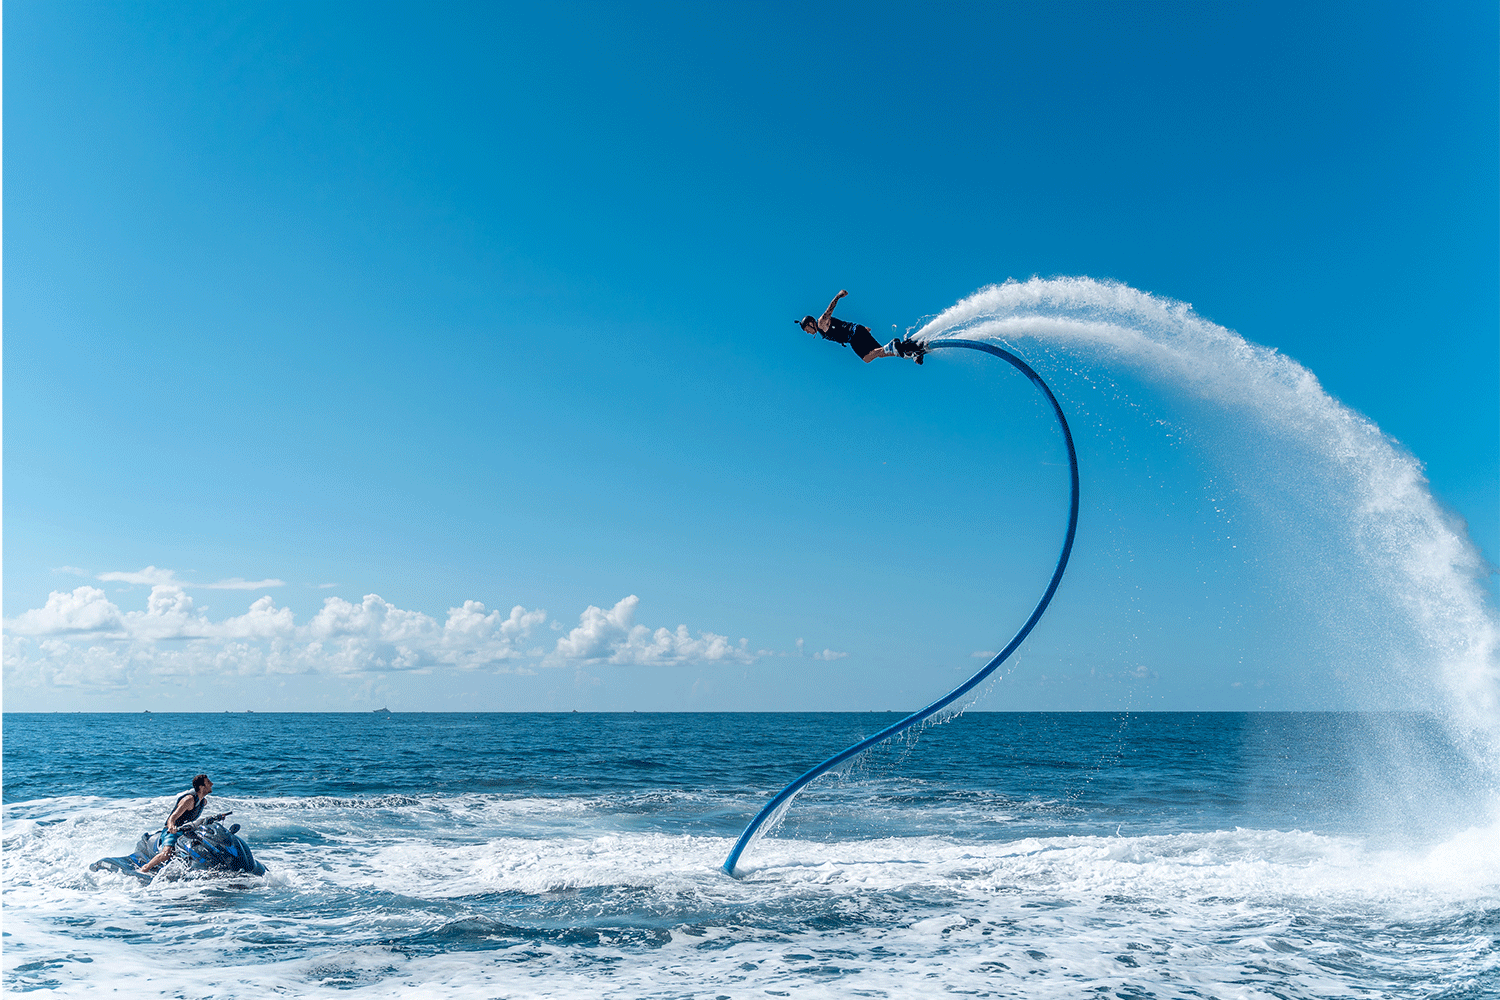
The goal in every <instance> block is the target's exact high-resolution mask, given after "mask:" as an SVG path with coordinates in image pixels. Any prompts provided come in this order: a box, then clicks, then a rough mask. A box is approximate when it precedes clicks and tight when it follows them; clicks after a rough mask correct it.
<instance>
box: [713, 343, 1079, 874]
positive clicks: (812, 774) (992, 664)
mask: <svg viewBox="0 0 1500 1000" xmlns="http://www.w3.org/2000/svg"><path fill="white" fill-rule="evenodd" d="M948 347H963V348H967V349H968V350H971V351H983V352H985V353H986V354H993V355H994V356H995V357H997V358H1000V359H1001V360H1003V361H1008V362H1010V363H1011V364H1012V365H1014V366H1015V367H1016V368H1017V369H1018V370H1019V371H1020V372H1021V374H1023V375H1025V376H1026V377H1027V378H1029V379H1031V381H1032V382H1035V383H1036V387H1037V388H1038V389H1040V390H1042V394H1043V395H1044V396H1046V397H1047V402H1049V403H1051V404H1052V412H1053V413H1055V414H1057V423H1058V425H1059V426H1060V427H1062V433H1063V440H1064V441H1065V442H1067V445H1068V472H1069V475H1070V477H1071V485H1072V489H1073V493H1072V501H1071V503H1070V504H1069V507H1068V533H1067V536H1066V537H1065V538H1064V539H1063V547H1062V554H1061V555H1059V556H1058V557H1057V568H1056V569H1054V570H1053V571H1052V580H1051V581H1050V582H1049V583H1048V584H1047V591H1046V593H1044V594H1042V599H1041V600H1040V601H1038V602H1037V605H1036V609H1035V610H1033V611H1032V612H1031V617H1030V618H1028V619H1026V624H1025V625H1022V626H1021V630H1020V631H1019V632H1017V633H1016V635H1015V638H1013V639H1011V640H1010V642H1009V643H1007V644H1006V646H1005V648H1004V649H1002V650H1000V652H998V653H996V654H995V658H994V659H992V660H990V661H989V662H988V663H986V664H985V665H984V667H983V668H982V669H980V671H979V672H978V673H977V674H975V675H974V676H973V677H970V678H969V679H968V680H966V681H964V682H963V683H962V684H960V685H959V686H958V687H956V688H954V689H953V690H952V691H949V692H948V693H947V694H945V695H943V696H942V697H941V698H939V699H938V700H937V701H935V702H933V703H932V704H931V705H928V706H927V707H926V708H924V709H921V710H920V711H917V712H913V713H912V714H911V715H908V716H907V717H906V718H904V719H902V720H901V721H900V722H897V723H894V724H892V725H890V726H887V727H886V728H884V729H882V730H881V731H880V732H878V733H876V734H875V735H874V736H870V737H867V738H866V739H863V740H860V741H859V742H858V743H856V744H854V745H853V746H852V747H850V748H849V749H847V750H843V751H840V752H839V753H836V754H834V755H833V756H832V757H829V758H828V759H827V760H825V761H824V762H823V763H821V764H819V765H818V766H817V767H815V768H813V769H812V770H811V771H808V772H807V773H806V774H804V775H802V777H800V778H798V779H797V780H796V781H794V782H792V783H791V784H790V785H787V786H786V787H785V788H783V789H782V790H781V791H779V792H777V793H776V797H775V798H773V799H772V800H771V801H770V802H767V803H766V804H765V806H763V807H762V808H761V810H760V812H758V813H756V814H755V818H754V819H752V820H751V821H750V825H749V826H747V827H745V832H744V833H742V834H740V839H739V840H738V841H736V842H735V845H734V850H732V851H730V852H729V857H728V858H726V859H725V860H724V871H726V872H728V873H729V874H730V875H733V874H734V869H735V866H736V865H737V864H738V863H739V860H740V855H741V854H743V853H744V852H745V848H746V847H748V846H750V841H751V840H752V839H753V838H754V837H755V831H757V830H759V829H760V827H761V825H762V824H763V823H765V821H766V820H767V819H769V818H770V817H771V816H772V815H774V814H775V812H776V810H777V809H778V808H780V807H781V806H782V805H783V804H784V803H786V802H788V801H789V800H790V799H791V798H792V796H794V795H796V794H797V792H799V791H800V790H801V789H802V787H803V786H804V785H806V784H807V783H808V782H810V781H812V780H813V779H814V778H816V777H817V776H818V775H820V774H824V773H826V772H828V771H830V770H832V769H833V768H835V767H838V766H839V765H840V764H842V763H843V762H844V761H846V760H848V759H849V758H851V757H854V756H856V755H858V754H861V753H864V752H865V751H866V750H868V749H870V748H871V747H872V746H874V745H875V744H877V743H880V742H882V741H883V740H888V739H890V738H891V737H892V736H895V735H896V734H897V733H899V732H902V731H904V730H907V729H910V728H911V727H912V726H915V725H916V724H917V723H919V722H921V721H923V720H924V719H929V718H931V717H932V716H934V715H936V714H937V713H938V712H941V711H942V710H943V709H945V708H947V707H948V706H949V705H951V704H953V703H954V702H955V701H957V700H958V699H959V698H962V697H963V696H964V695H965V694H967V693H968V692H970V691H972V690H973V689H974V687H975V685H977V684H978V683H979V682H980V681H982V680H984V679H985V678H986V677H988V676H989V675H990V674H992V673H994V672H995V668H996V667H998V666H1000V664H1002V663H1004V662H1005V661H1006V659H1008V658H1009V657H1010V654H1011V653H1014V652H1015V651H1016V648H1017V647H1018V646H1020V645H1021V643H1022V642H1024V641H1025V639H1026V637H1027V636H1028V635H1030V634H1031V630H1032V628H1034V627H1035V626H1036V623H1037V622H1038V621H1039V620H1040V619H1041V617H1042V612H1043V611H1046V610H1047V605H1048V604H1051V603H1052V595H1053V594H1055V593H1057V585H1058V583H1059V582H1061V581H1062V575H1063V570H1065V569H1067V568H1068V556H1069V555H1071V554H1072V552H1073V536H1074V535H1075V534H1077V532H1078V453H1077V451H1075V450H1074V448H1073V432H1072V431H1070V430H1068V419H1067V418H1066V417H1064V416H1063V411H1062V407H1061V406H1059V405H1058V403H1057V397H1056V396H1054V395H1052V390H1051V389H1049V388H1047V383H1046V382H1043V381H1042V377H1041V376H1040V375H1038V374H1037V373H1036V372H1034V371H1032V369H1031V366H1030V365H1028V364H1027V363H1026V362H1024V361H1022V360H1021V359H1020V358H1018V357H1016V356H1015V355H1014V354H1012V353H1010V352H1009V351H1007V350H1005V349H1004V348H1000V347H996V346H994V345H993V344H981V343H978V342H976V341H973V340H934V341H932V342H930V343H929V344H927V349H928V350H929V351H932V350H938V349H941V348H948Z"/></svg>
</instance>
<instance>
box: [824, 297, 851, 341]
mask: <svg viewBox="0 0 1500 1000" xmlns="http://www.w3.org/2000/svg"><path fill="white" fill-rule="evenodd" d="M848 294H849V292H848V291H847V290H845V289H842V288H841V289H839V293H838V294H837V295H835V296H834V297H833V301H832V302H830V303H828V308H827V309H824V310H823V315H822V316H820V317H818V329H819V330H822V331H823V332H824V333H827V332H828V321H829V320H830V319H832V318H833V307H834V306H836V305H838V304H839V299H841V298H843V297H844V296H845V295H848Z"/></svg>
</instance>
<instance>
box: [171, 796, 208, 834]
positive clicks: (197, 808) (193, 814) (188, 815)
mask: <svg viewBox="0 0 1500 1000" xmlns="http://www.w3.org/2000/svg"><path fill="white" fill-rule="evenodd" d="M188 795H193V796H196V797H197V799H198V802H197V804H196V805H194V806H193V808H191V809H189V810H188V811H187V812H185V813H183V814H182V818H181V819H179V820H178V821H177V825H178V826H182V825H183V824H184V823H191V822H192V821H193V820H195V819H197V818H198V817H199V816H201V815H203V805H204V802H205V801H206V800H207V799H208V796H206V795H198V793H197V792H194V791H192V790H189V791H186V792H183V793H182V794H181V795H179V796H177V798H176V799H174V800H173V801H172V812H169V813H167V819H168V820H170V819H171V818H172V813H174V812H176V811H177V807H178V806H179V805H181V804H182V800H183V798H184V797H186V796H188ZM162 825H163V826H165V825H166V824H165V823H163V824H162Z"/></svg>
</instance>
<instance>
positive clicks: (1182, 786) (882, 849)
mask: <svg viewBox="0 0 1500 1000" xmlns="http://www.w3.org/2000/svg"><path fill="white" fill-rule="evenodd" d="M893 718H894V717H893V716H889V715H882V714H875V713H870V714H702V715H690V714H646V713H630V714H582V713H570V714H479V715H467V714H442V715H423V714H415V715H409V714H395V715H383V714H374V713H371V714H332V715H324V714H296V715H279V714H278V715H269V714H251V713H243V714H223V715H203V714H197V715H194V714H182V715H173V714H140V715H6V716H5V717H4V720H3V721H4V735H3V750H4V784H3V796H4V806H5V845H4V846H5V851H6V859H7V863H6V871H5V904H6V917H7V925H6V926H7V930H6V933H7V938H6V942H7V944H6V950H5V969H6V975H7V985H8V986H9V987H11V988H18V989H26V988H51V989H61V990H63V991H65V992H66V991H69V990H84V989H104V990H106V991H107V990H109V989H120V990H123V991H126V992H129V991H142V990H146V989H147V988H148V987H147V982H148V980H149V982H150V983H151V984H153V985H152V986H151V987H150V989H151V991H152V992H155V991H156V989H157V988H158V987H160V988H166V989H169V990H170V989H179V988H181V983H186V982H191V981H195V977H201V975H202V974H203V972H204V970H205V969H207V968H210V967H216V966H218V965H227V967H228V970H227V971H224V972H223V983H222V984H221V988H220V989H219V991H218V995H226V996H228V995H245V996H250V995H263V991H264V990H266V989H269V988H279V989H283V990H286V991H289V992H292V993H294V994H302V993H307V992H316V991H318V990H322V989H325V988H326V989H340V990H347V989H355V990H360V991H365V992H368V993H370V994H371V995H381V996H384V995H396V994H401V993H402V992H403V990H406V989H409V983H408V980H407V979H406V978H403V977H405V976H407V975H408V973H409V972H410V971H411V970H413V969H417V970H419V971H420V973H421V976H423V977H425V979H424V981H426V982H432V981H439V980H441V981H442V982H444V983H447V984H449V986H445V987H444V988H445V989H450V990H451V992H452V995H457V996H469V995H474V996H491V995H505V996H510V995H515V996H521V995H528V996H529V995H544V994H545V995H565V994H568V993H571V992H580V993H589V994H590V995H610V994H617V995H620V996H698V995H708V996H719V995H728V996H740V995H747V996H748V995H758V996H764V995H766V994H767V993H770V994H772V995H775V993H776V991H778V990H779V991H783V992H786V991H798V992H799V993H800V994H801V995H824V994H826V995H829V996H834V995H847V993H848V991H851V990H865V991H866V992H867V993H868V994H869V995H889V996H896V995H903V993H906V992H909V991H910V990H911V989H913V988H914V984H916V983H918V982H919V981H921V982H925V981H926V980H925V977H926V976H927V972H925V971H924V972H921V973H920V975H919V974H918V973H917V972H916V971H915V969H914V968H911V967H909V966H910V963H911V962H915V963H918V964H919V965H920V966H921V967H922V968H923V969H935V970H937V972H938V974H939V978H940V979H942V981H943V982H944V983H946V984H949V985H952V986H953V987H954V988H958V987H962V990H963V991H965V992H973V993H979V994H985V993H988V994H990V995H1002V996H1008V995H1016V996H1019V995H1027V996H1036V995H1057V996H1076V995H1078V991H1079V990H1086V991H1096V990H1097V991H1102V992H1113V993H1114V994H1115V995H1119V996H1127V995H1129V996H1143V995H1146V994H1148V993H1150V994H1152V995H1158V996H1161V995H1172V996H1176V995H1181V996H1226V997H1228V996H1235V997H1240V996H1259V995H1264V996H1282V997H1301V996H1307V997H1313V996H1318V997H1321V996H1354V995H1366V994H1364V993H1361V992H1360V991H1362V990H1373V991H1375V992H1373V993H1369V994H1368V995H1380V996H1413V997H1415V996H1424V997H1425V996H1436V995H1451V996H1460V995H1466V994H1465V993H1464V991H1465V990H1473V989H1481V990H1488V989H1490V988H1491V987H1494V986H1496V985H1497V984H1500V979H1497V978H1496V968H1497V957H1496V956H1497V951H1496V945H1495V940H1496V930H1497V921H1500V907H1497V892H1500V886H1497V884H1496V883H1497V881H1500V858H1497V857H1496V855H1497V854H1500V850H1497V846H1500V838H1497V834H1496V825H1495V822H1494V820H1493V818H1492V813H1491V810H1492V809H1493V804H1494V791H1493V788H1492V781H1493V776H1492V775H1489V774H1488V773H1487V772H1486V771H1484V769H1482V768H1478V767H1476V765H1475V764H1474V763H1473V762H1471V761H1469V760H1467V759H1466V758H1465V757H1464V756H1463V754H1461V753H1459V752H1458V751H1457V750H1456V749H1455V748H1454V747H1453V746H1452V745H1451V744H1450V742H1449V740H1448V737H1447V735H1446V733H1445V731H1444V730H1443V728H1442V726H1441V725H1439V724H1438V722H1437V721H1436V720H1434V719H1431V718H1429V717H1425V716H1419V715H1359V714H1318V713H1309V714H1300V713H1285V714H1283V713H1274V714H1273V713H1266V714H1165V713H1164V714H1141V715H1113V714H1002V713H974V712H971V713H969V714H967V715H964V716H961V717H958V718H956V719H953V720H951V721H949V722H948V723H946V724H944V725H940V726H936V727H933V728H930V729H927V730H924V731H922V732H921V733H919V734H917V735H916V736H915V737H913V738H910V739H906V740H900V741H896V742H894V743H890V744H887V745H884V746H882V747H880V748H877V750H876V751H875V752H874V753H872V754H870V755H869V756H867V757H865V758H863V759H861V760H860V761H858V762H857V764H856V765H855V766H854V767H852V768H850V769H849V770H847V771H846V772H844V773H843V774H841V775H839V776H836V777H833V778H829V779H824V780H822V781H820V782H817V783H815V784H814V785H812V786H810V787H809V789H808V790H806V791H805V792H804V793H803V794H802V796H801V797H799V799H798V800H797V801H796V802H795V804H794V806H793V808H792V809H791V811H790V812H789V814H788V815H787V817H786V820H785V822H784V823H783V825H782V826H781V827H780V828H779V829H778V830H776V831H775V833H774V834H773V835H772V836H771V837H768V838H767V839H765V840H762V841H761V842H759V843H758V844H756V845H753V846H752V848H751V849H750V851H748V852H747V854H746V856H745V859H744V862H742V864H745V865H747V866H748V870H749V874H748V876H747V877H746V878H744V879H741V880H739V881H736V880H732V879H729V878H728V877H727V876H725V875H723V873H722V872H720V871H718V869H717V866H718V864H719V863H720V862H722V860H723V857H724V855H725V854H726V853H727V851H728V848H729V846H730V844H731V843H732V842H733V839H734V838H735V837H736V836H737V835H738V834H739V832H740V830H741V829H742V828H743V826H744V824H745V822H746V821H747V820H748V819H749V817H750V816H751V815H752V814H753V813H754V812H755V810H756V809H758V808H759V807H760V805H761V804H762V803H763V802H764V801H765V800H766V799H767V798H769V797H770V796H771V795H772V794H773V793H774V792H775V791H776V790H777V789H778V788H780V787H781V785H783V784H784V783H785V782H787V781H788V780H790V779H791V778H793V777H795V776H796V775H798V774H800V773H801V772H802V771H803V770H805V769H807V768H808V767H810V766H812V765H813V764H815V763H817V762H818V761H819V760H821V759H822V758H823V757H825V756H828V755H829V754H831V753H833V752H835V751H837V750H839V749H842V748H843V747H844V746H846V745H848V744H850V743H852V742H854V741H855V740H858V739H859V738H861V737H862V736H864V735H866V734H868V733H870V732H874V731H876V730H877V729H879V728H881V727H883V726H884V725H886V724H888V723H889V722H890V721H891V720H892V719H893ZM198 771H205V772H207V773H208V774H209V775H210V776H211V777H212V778H213V779H214V782H215V795H214V800H215V801H214V803H213V808H214V809H215V810H216V811H217V810H220V809H225V808H230V809H233V810H234V813H235V818H236V819H237V820H239V821H240V822H242V823H243V824H244V829H243V831H242V833H243V835H244V836H245V837H246V838H247V839H248V840H249V841H250V842H251V844H252V845H253V846H254V848H255V850H256V853H257V856H259V857H260V858H261V860H263V861H264V862H265V863H266V864H267V866H268V867H269V868H270V870H271V875H270V877H269V878H267V879H265V880H249V882H248V883H247V882H236V881H232V880H231V881H230V882H227V883H225V882H222V881H220V882H215V881H209V880H205V881H202V882H196V883H195V882H175V883H170V884H168V883H167V882H165V881H158V883H155V884H153V885H151V886H139V885H136V884H134V883H133V882H129V881H128V880H127V879H125V878H124V877H123V876H115V875H110V874H107V873H99V874H95V873H89V872H88V871H87V863H88V862H89V861H90V860H94V859H96V858H97V857H100V856H104V855H106V854H123V853H127V852H128V850H129V849H130V847H131V846H132V845H133V842H134V838H135V836H136V835H137V834H138V833H139V832H140V831H141V830H142V829H145V828H147V827H148V826H153V825H158V824H159V823H160V821H161V819H162V817H163V816H164V815H165V811H166V808H167V807H168V806H169V805H170V803H171V799H172V796H173V795H174V793H176V792H177V791H178V790H180V789H181V788H184V787H186V785H187V784H188V781H189V779H190V778H191V776H192V775H193V774H194V773H196V772H198ZM205 929H206V930H207V932H208V934H209V936H210V937H211V938H212V939H213V941H214V944H213V945H212V948H210V949H208V950H200V949H198V947H197V946H194V947H193V948H191V949H189V950H187V951H184V950H183V944H184V942H186V941H189V940H192V935H194V934H199V933H201V932H204V931H205ZM480 953H483V954H485V955H488V956H489V957H488V958H486V959H484V960H482V961H479V960H476V959H474V958H473V957H472V956H474V955H476V954H480ZM465 955H468V956H471V957H470V958H468V959H462V956H465ZM69 956H71V957H69ZM797 956H803V957H797ZM902 956H904V957H902ZM1037 956H1041V957H1037ZM1341 956H1342V957H1341ZM461 959H462V960H461ZM455 963H458V964H455ZM172 970H176V971H175V972H174V971H172ZM670 970H675V971H670ZM580 977H582V978H581V979H580ZM585 980H587V981H588V982H590V983H592V984H593V985H592V986H590V987H589V988H588V989H585V988H583V987H582V986H580V985H579V984H580V983H581V982H583V981H585ZM591 990H592V992H590V991H591ZM726 990H727V991H728V992H727V993H726V992H724V991H726ZM1445 991H1446V993H1445ZM1476 995H1482V993H1481V994H1476Z"/></svg>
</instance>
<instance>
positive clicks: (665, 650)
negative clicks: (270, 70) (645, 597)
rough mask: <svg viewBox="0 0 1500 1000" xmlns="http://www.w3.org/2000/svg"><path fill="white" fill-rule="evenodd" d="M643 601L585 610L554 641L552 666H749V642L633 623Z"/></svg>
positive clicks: (683, 628)
mask: <svg viewBox="0 0 1500 1000" xmlns="http://www.w3.org/2000/svg"><path fill="white" fill-rule="evenodd" d="M640 602H641V599H640V598H639V597H636V596H635V595H634V594H631V595H630V596H629V597H625V598H622V599H621V600H620V602H619V603H617V604H616V605H615V606H614V607H613V608H611V609H610V610H608V611H605V610H604V609H603V608H596V607H594V606H593V605H589V607H588V608H587V609H585V610H584V612H583V614H581V615H579V616H578V627H577V628H575V629H573V630H572V631H571V632H569V633H568V634H567V635H565V636H563V637H562V638H561V639H558V640H557V646H556V647H555V648H554V649H553V651H552V655H551V656H549V657H548V660H549V661H551V662H558V661H564V662H571V661H578V660H584V661H597V660H603V661H605V662H608V663H637V664H675V663H716V662H734V663H750V662H753V661H754V660H755V655H754V654H753V653H751V652H750V651H749V649H748V646H749V640H747V639H741V640H740V641H739V642H738V643H737V644H734V643H731V642H730V641H729V639H728V637H726V636H722V635H715V634H714V633H712V632H700V633H699V634H698V636H697V637H696V638H694V637H693V635H692V634H691V633H690V632H689V631H688V627H687V626H686V625H679V626H677V628H676V630H675V631H669V630H668V629H665V628H658V629H657V630H656V631H654V632H653V631H652V630H651V629H648V628H647V627H646V626H644V625H635V624H633V622H634V620H635V609H636V607H637V606H638V605H639V604H640Z"/></svg>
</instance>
